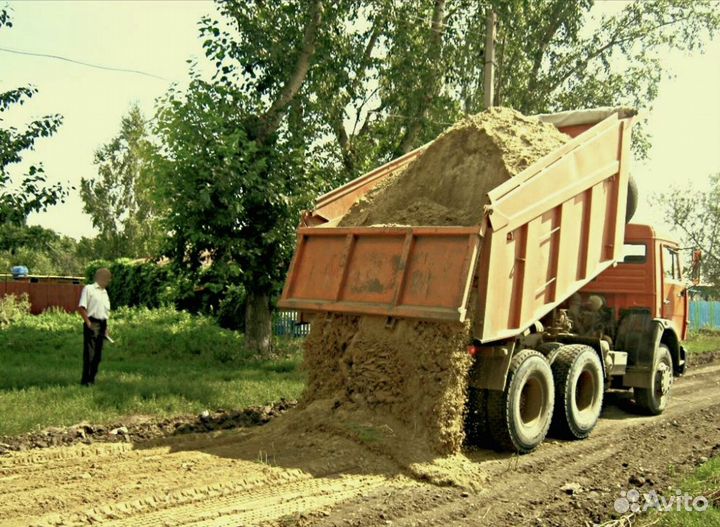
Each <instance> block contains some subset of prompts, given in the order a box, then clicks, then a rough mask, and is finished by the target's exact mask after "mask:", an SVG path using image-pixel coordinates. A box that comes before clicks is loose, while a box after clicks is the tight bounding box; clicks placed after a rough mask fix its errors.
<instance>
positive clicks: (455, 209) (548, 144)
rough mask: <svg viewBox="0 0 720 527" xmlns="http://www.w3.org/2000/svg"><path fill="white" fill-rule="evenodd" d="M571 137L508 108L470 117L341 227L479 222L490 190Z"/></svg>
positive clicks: (356, 209)
mask: <svg viewBox="0 0 720 527" xmlns="http://www.w3.org/2000/svg"><path fill="white" fill-rule="evenodd" d="M567 140H568V137H567V136H566V135H564V134H562V133H560V132H559V131H558V130H557V129H556V128H555V127H554V126H553V125H551V124H547V123H542V122H540V121H539V120H537V119H535V118H532V117H525V116H523V115H522V114H520V113H518V112H516V111H514V110H510V109H508V108H492V109H490V110H488V111H486V112H483V113H480V114H477V115H474V116H471V117H467V118H465V119H463V120H462V121H460V122H458V123H457V124H455V125H454V126H452V127H451V128H449V129H448V130H446V131H445V132H443V133H442V134H441V135H440V136H439V137H438V138H437V139H436V140H435V141H434V142H433V143H432V144H431V145H430V146H429V147H428V148H427V150H425V152H423V154H422V155H421V156H420V157H419V158H418V159H417V160H416V161H415V162H414V163H412V164H411V165H410V166H409V167H408V168H407V170H405V171H404V172H401V173H399V174H398V175H397V176H396V177H395V178H394V179H393V180H392V181H389V182H386V183H385V184H384V185H383V186H382V187H381V188H378V189H377V191H376V192H373V193H371V194H370V195H368V196H367V197H366V198H365V199H363V200H361V201H359V202H358V203H356V204H355V206H353V208H352V209H351V210H350V212H349V213H348V214H347V215H346V216H345V217H344V218H343V219H342V220H341V222H340V225H341V226H357V225H377V224H400V225H478V224H479V223H480V221H481V220H482V216H483V206H484V205H485V204H486V203H487V198H486V194H487V193H488V191H490V190H492V189H493V188H495V187H497V186H498V185H500V184H501V183H503V182H504V181H507V180H508V179H510V178H511V177H512V176H515V175H517V174H518V173H520V172H521V171H522V170H524V169H525V168H527V167H528V166H529V165H530V164H531V163H533V162H535V161H537V160H538V159H540V158H541V157H543V156H544V155H546V154H548V153H549V152H550V151H552V150H554V149H555V148H557V147H559V146H561V145H562V144H564V143H565V142H566V141H567Z"/></svg>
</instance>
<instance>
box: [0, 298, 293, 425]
mask: <svg viewBox="0 0 720 527" xmlns="http://www.w3.org/2000/svg"><path fill="white" fill-rule="evenodd" d="M109 330H110V334H111V335H112V337H113V339H114V340H115V344H109V343H108V344H106V346H105V349H104V351H103V361H102V363H101V365H100V373H99V375H98V381H97V384H96V385H95V386H94V387H92V388H89V389H88V388H84V387H82V386H80V385H79V381H80V373H81V363H82V321H81V319H80V317H79V316H77V315H70V314H67V313H63V312H48V313H44V314H42V315H39V316H21V317H19V318H17V319H15V321H14V322H13V323H12V324H11V325H6V326H4V327H2V329H0V361H1V362H0V364H2V375H0V416H1V417H0V435H13V434H19V433H23V432H29V431H32V430H37V429H42V428H45V427H48V426H59V425H70V424H74V423H78V422H80V421H89V422H95V423H103V422H110V421H116V420H119V419H122V418H123V417H126V416H130V415H137V414H140V415H150V416H170V415H178V414H189V413H199V412H201V411H202V410H205V409H215V408H224V409H235V408H242V407H245V406H250V405H258V404H266V403H269V402H272V401H277V400H279V399H280V398H283V397H284V398H286V399H296V398H297V397H298V396H299V395H300V392H301V391H302V389H303V386H304V377H303V374H302V373H301V372H300V371H299V370H300V368H299V364H300V361H301V353H300V352H299V350H300V346H301V343H298V342H295V341H292V342H291V341H278V342H277V345H276V352H275V354H274V355H273V356H272V357H271V358H267V359H260V358H258V357H256V356H253V355H252V354H250V353H248V352H247V350H246V349H245V347H244V338H243V335H242V334H241V333H238V332H235V331H229V330H225V329H221V328H220V327H218V326H217V324H215V323H214V321H213V320H212V319H210V318H206V317H198V316H192V315H189V314H187V313H183V312H178V311H175V310H174V309H171V308H161V309H155V310H150V309H145V308H132V309H131V308H121V309H118V310H117V311H114V312H113V315H112V317H111V320H110V323H109Z"/></svg>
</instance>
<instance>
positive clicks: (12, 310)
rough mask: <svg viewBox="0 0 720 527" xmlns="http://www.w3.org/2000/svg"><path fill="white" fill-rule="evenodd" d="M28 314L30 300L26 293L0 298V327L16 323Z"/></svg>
mask: <svg viewBox="0 0 720 527" xmlns="http://www.w3.org/2000/svg"><path fill="white" fill-rule="evenodd" d="M29 314H30V299H29V298H28V296H27V294H26V293H23V294H22V295H20V296H19V297H18V296H15V295H7V296H3V297H0V327H2V326H7V325H10V324H12V323H13V322H17V321H18V320H20V319H21V318H23V317H24V316H26V315H29Z"/></svg>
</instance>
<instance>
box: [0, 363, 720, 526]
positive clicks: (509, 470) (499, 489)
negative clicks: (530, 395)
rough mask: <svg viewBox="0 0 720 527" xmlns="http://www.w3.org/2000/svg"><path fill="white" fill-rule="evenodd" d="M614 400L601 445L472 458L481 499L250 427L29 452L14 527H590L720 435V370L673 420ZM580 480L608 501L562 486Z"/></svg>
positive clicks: (4, 512)
mask: <svg viewBox="0 0 720 527" xmlns="http://www.w3.org/2000/svg"><path fill="white" fill-rule="evenodd" d="M612 399H613V401H611V402H610V403H609V404H608V405H607V406H606V410H605V412H604V414H603V418H602V419H601V422H600V424H599V426H598V428H597V430H596V431H595V432H594V433H593V435H592V437H590V438H589V439H588V440H585V441H579V442H565V441H554V440H550V441H548V442H547V443H545V444H544V445H542V447H541V448H540V449H539V450H538V451H537V452H535V453H533V454H530V455H527V456H520V457H517V456H512V455H506V454H505V455H503V454H497V453H495V452H491V451H487V450H477V451H470V452H467V453H466V454H467V456H468V458H469V459H470V461H471V462H473V464H475V465H476V466H478V467H480V470H479V471H478V473H482V474H483V476H484V477H486V478H487V482H486V483H485V484H484V485H483V487H482V488H481V489H480V491H478V492H466V491H464V490H462V489H458V488H447V487H445V488H443V487H437V486H434V485H430V484H426V483H421V482H418V481H414V480H411V479H410V478H408V477H406V476H405V475H403V474H400V473H399V471H398V469H397V466H395V465H393V464H392V463H389V462H388V461H387V460H384V459H382V458H381V457H380V456H379V455H377V454H372V453H368V454H367V455H366V456H365V457H364V458H363V459H359V458H352V457H348V456H347V455H346V453H347V452H348V451H349V450H347V449H345V446H344V444H343V443H342V441H343V440H342V439H337V438H333V437H331V436H329V435H328V436H327V437H321V436H318V437H314V439H313V441H312V442H310V443H309V444H308V445H307V447H306V448H303V449H300V450H298V451H294V450H292V449H285V450H282V449H280V450H278V451H277V453H276V454H272V453H271V454H268V452H267V451H266V452H262V451H260V452H259V451H257V444H253V443H252V442H251V441H250V442H249V441H248V439H249V438H252V437H253V432H248V431H242V430H241V431H232V432H219V433H215V434H199V435H197V436H184V437H182V438H178V437H173V438H167V439H164V440H157V441H153V442H148V443H144V444H137V445H132V444H128V443H105V444H95V445H75V446H72V447H60V448H49V449H42V450H32V451H25V452H16V453H12V454H11V455H9V456H5V457H1V458H0V525H3V526H5V525H7V526H20V525H23V526H25V525H45V526H48V525H67V526H71V525H90V524H97V523H101V524H103V525H110V526H117V527H121V526H129V525H133V526H136V525H137V526H148V527H149V526H165V525H188V526H189V525H192V526H223V525H227V526H237V525H257V524H282V525H328V526H329V525H344V526H346V525H356V526H366V525H367V526H370V525H372V526H375V525H379V524H384V523H385V521H389V520H391V521H392V524H393V525H394V526H395V525H408V526H409V525H442V526H443V527H445V526H448V525H453V524H455V525H468V524H470V525H472V524H480V523H485V524H490V525H521V524H523V523H527V522H529V524H532V525H582V524H583V523H584V521H589V520H591V519H593V518H594V517H599V515H602V514H605V513H607V512H608V510H607V509H608V505H609V506H610V507H611V506H612V503H613V500H614V498H615V497H617V492H619V488H618V487H617V486H616V485H617V484H622V483H625V484H626V483H627V477H628V471H630V470H638V469H639V467H640V465H642V467H644V468H643V469H644V470H645V471H647V470H652V473H653V477H654V478H655V479H656V480H657V481H658V484H659V483H662V482H665V481H667V478H664V477H663V476H662V473H663V471H666V469H667V466H666V465H662V463H665V461H666V460H668V459H669V460H681V461H682V460H687V459H691V458H692V456H693V455H695V454H696V450H695V447H696V446H697V445H700V446H701V448H703V449H705V450H708V449H710V448H712V447H713V446H714V444H715V443H714V442H717V441H718V440H720V365H709V366H706V367H703V368H697V369H695V370H693V371H691V372H689V374H688V375H687V376H686V377H685V378H683V379H680V380H679V381H678V382H677V384H676V385H675V386H674V387H673V397H672V399H671V404H670V406H669V408H668V410H667V411H666V413H665V414H663V415H662V416H658V417H638V416H634V415H631V414H628V413H626V412H625V410H626V409H627V407H628V405H629V403H628V401H627V400H626V399H625V398H623V397H620V396H615V397H613V398H612ZM688 439H692V440H691V441H688ZM693 443H695V445H693ZM248 445H249V446H248ZM673 445H674V446H673ZM271 452H272V449H271ZM275 455H277V457H274V456H275ZM657 458H659V459H660V461H658V460H657ZM623 462H626V463H627V466H626V467H623V466H622V463H623ZM568 482H577V483H578V484H580V485H581V486H582V487H583V488H584V489H586V492H585V495H590V494H591V493H595V495H596V497H595V501H594V502H589V503H584V502H583V501H582V500H583V499H584V498H583V494H580V495H577V496H568V495H567V494H565V493H563V492H562V491H560V490H559V489H560V487H561V486H562V485H563V484H565V483H568ZM578 504H580V505H578ZM598 504H599V505H598ZM536 518H540V519H539V520H538V519H536ZM533 522H534V523H533ZM573 522H574V523H573Z"/></svg>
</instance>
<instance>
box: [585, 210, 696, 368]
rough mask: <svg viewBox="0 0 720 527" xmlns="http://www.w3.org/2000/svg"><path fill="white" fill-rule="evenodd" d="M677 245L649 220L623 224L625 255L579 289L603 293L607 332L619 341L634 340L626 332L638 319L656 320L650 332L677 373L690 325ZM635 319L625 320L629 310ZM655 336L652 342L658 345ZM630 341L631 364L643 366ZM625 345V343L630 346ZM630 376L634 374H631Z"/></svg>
mask: <svg viewBox="0 0 720 527" xmlns="http://www.w3.org/2000/svg"><path fill="white" fill-rule="evenodd" d="M684 279H685V277H684V276H683V269H682V265H681V261H680V253H679V246H678V244H677V242H675V241H674V240H673V239H672V238H671V237H670V236H668V235H666V234H664V233H661V232H659V231H657V230H656V229H654V228H653V227H651V226H649V225H640V224H632V223H631V224H628V225H627V226H626V228H625V243H624V247H623V259H622V260H621V261H619V262H618V263H617V265H615V266H614V267H611V268H609V269H607V270H606V271H604V272H602V273H601V274H600V275H598V276H597V277H596V278H595V279H594V280H592V281H591V282H590V283H588V284H587V285H586V286H585V287H584V288H583V289H581V290H580V292H579V294H580V296H581V297H582V298H583V299H589V298H590V296H591V295H595V296H596V297H599V298H600V299H601V300H602V302H603V308H604V309H605V311H606V313H608V314H609V315H610V316H609V317H607V318H609V320H608V322H609V324H607V328H606V332H605V334H606V335H607V336H608V337H609V338H610V339H612V340H614V341H615V342H616V343H617V341H618V340H621V341H623V342H626V343H630V341H633V342H634V341H635V340H636V339H632V338H629V335H627V334H623V333H628V332H630V331H634V330H637V322H638V319H643V318H644V319H647V320H646V324H650V325H652V326H654V330H653V331H652V332H649V333H650V334H649V335H648V338H650V339H651V340H653V341H654V340H655V339H658V341H657V343H658V344H663V345H665V346H667V348H668V349H669V351H670V355H671V356H672V359H673V370H674V373H675V375H682V373H684V371H685V364H686V362H685V360H686V357H685V350H684V348H683V347H682V345H681V344H680V343H681V342H682V341H683V340H685V338H686V336H687V330H688V312H689V310H688V295H687V287H686V285H685V284H684V282H683V280H684ZM630 315H631V316H633V317H635V319H636V320H635V324H634V325H631V324H629V323H623V320H624V318H625V317H627V316H630ZM654 344H655V342H653V343H652V345H654ZM650 345H651V343H649V342H648V343H645V344H643V345H642V346H641V344H640V343H636V344H635V346H632V345H631V346H629V347H630V348H631V349H629V350H625V351H628V369H629V370H631V371H632V369H633V368H641V367H643V362H645V361H644V360H643V357H642V355H643V354H642V353H641V352H640V351H638V350H637V349H633V348H637V347H638V346H641V347H650ZM626 347H627V346H626ZM628 380H629V381H630V382H632V376H630V377H629V378H628Z"/></svg>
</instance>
